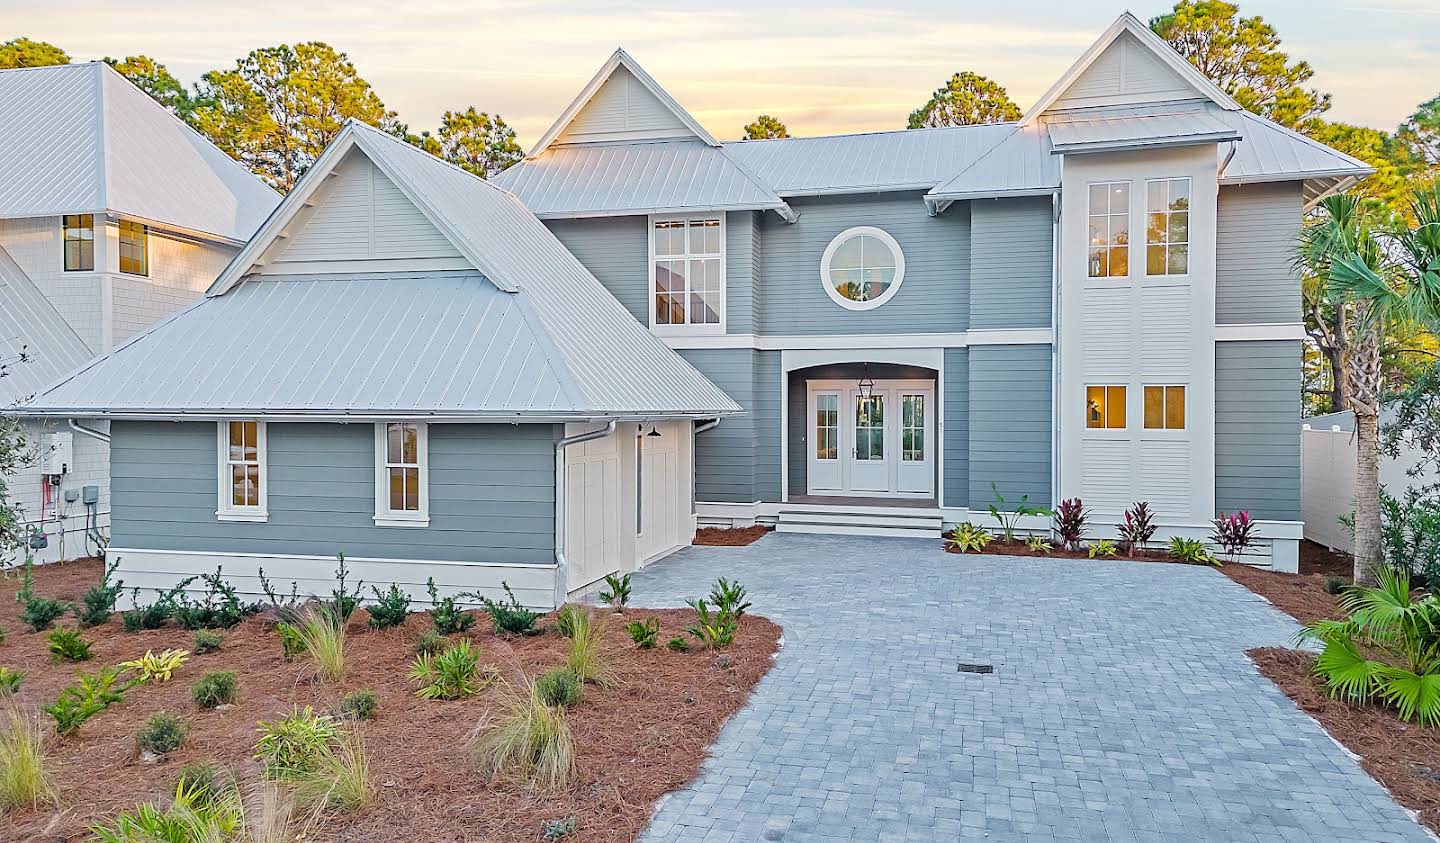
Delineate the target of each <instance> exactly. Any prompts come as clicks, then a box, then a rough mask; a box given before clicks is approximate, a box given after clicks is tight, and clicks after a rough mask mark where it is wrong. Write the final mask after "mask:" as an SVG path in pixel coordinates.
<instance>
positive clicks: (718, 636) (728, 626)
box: [685, 597, 739, 647]
mask: <svg viewBox="0 0 1440 843" xmlns="http://www.w3.org/2000/svg"><path fill="white" fill-rule="evenodd" d="M689 603H690V608H692V609H694V610H695V623H693V624H690V625H689V626H687V627H685V631H686V632H688V633H690V634H691V635H693V636H695V637H696V638H698V639H700V643H701V644H704V645H705V646H706V647H726V646H729V645H730V644H732V643H734V641H735V633H736V631H737V630H738V629H739V624H738V623H737V622H736V620H735V619H734V618H732V617H730V616H728V615H723V614H721V613H719V612H712V611H711V610H710V605H709V604H708V603H707V602H706V601H705V598H703V597H702V598H700V599H699V600H691V601H689Z"/></svg>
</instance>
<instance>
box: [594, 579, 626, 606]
mask: <svg viewBox="0 0 1440 843" xmlns="http://www.w3.org/2000/svg"><path fill="white" fill-rule="evenodd" d="M600 599H601V600H602V601H604V602H605V603H608V604H610V606H611V607H613V608H614V609H615V610H616V611H617V612H623V611H625V605H626V604H627V603H629V602H630V575H629V574H621V575H619V576H618V577H617V576H616V575H614V574H606V575H605V588H604V589H603V590H601V592H600Z"/></svg>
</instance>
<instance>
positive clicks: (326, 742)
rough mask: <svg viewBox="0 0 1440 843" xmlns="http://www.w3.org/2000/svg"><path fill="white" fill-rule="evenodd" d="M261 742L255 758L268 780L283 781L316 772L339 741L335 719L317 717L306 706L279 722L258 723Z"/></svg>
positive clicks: (291, 712) (313, 711) (257, 746)
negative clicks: (294, 775)
mask: <svg viewBox="0 0 1440 843" xmlns="http://www.w3.org/2000/svg"><path fill="white" fill-rule="evenodd" d="M257 728H258V730H259V732H260V739H259V740H258V741H256V743H255V759H256V760H257V761H260V762H261V763H262V764H264V766H265V775H266V777H268V778H284V777H286V776H289V775H293V774H296V773H303V772H306V771H309V770H313V769H315V765H316V763H317V762H318V761H319V760H320V757H321V755H322V754H324V753H325V752H326V751H327V750H330V749H333V748H335V746H336V745H337V744H338V743H339V741H340V729H339V727H338V726H337V725H336V722H335V718H333V717H330V716H329V715H326V714H316V713H315V709H314V708H312V707H310V706H308V705H307V706H305V709H304V710H303V711H302V710H301V709H300V708H299V706H295V707H293V708H291V710H290V713H289V714H287V715H285V716H284V717H282V718H280V719H279V720H269V721H266V720H261V721H260V722H259V724H257Z"/></svg>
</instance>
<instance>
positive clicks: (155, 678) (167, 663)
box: [120, 650, 190, 685]
mask: <svg viewBox="0 0 1440 843" xmlns="http://www.w3.org/2000/svg"><path fill="white" fill-rule="evenodd" d="M189 658H190V654H189V653H188V652H186V651H185V650H166V651H164V652H163V653H161V654H160V655H158V656H157V655H155V653H154V651H153V650H146V651H145V655H143V656H141V657H140V658H138V659H135V660H133V661H128V662H121V663H120V669H121V670H133V671H135V674H136V676H135V684H136V685H138V684H140V683H141V682H159V683H162V684H163V683H165V682H169V681H170V677H171V676H173V675H174V674H175V671H177V670H179V669H180V665H182V664H184V663H185V662H186V660H188V659H189Z"/></svg>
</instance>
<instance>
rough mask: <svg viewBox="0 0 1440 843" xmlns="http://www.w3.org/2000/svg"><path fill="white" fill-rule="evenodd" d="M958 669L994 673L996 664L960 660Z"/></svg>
mask: <svg viewBox="0 0 1440 843" xmlns="http://www.w3.org/2000/svg"><path fill="white" fill-rule="evenodd" d="M956 671H957V672H958V673H994V672H995V666H994V665H991V664H967V663H965V662H960V664H959V666H958V667H957V668H956Z"/></svg>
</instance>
